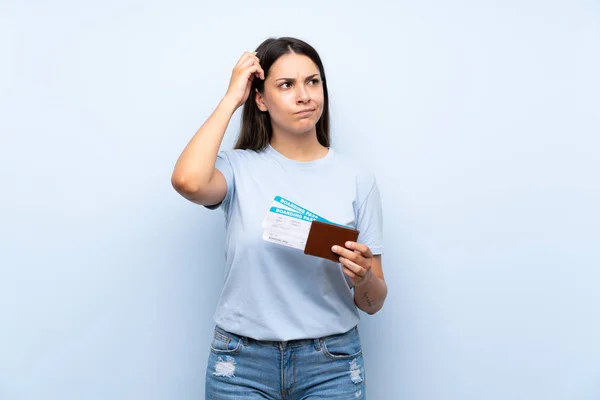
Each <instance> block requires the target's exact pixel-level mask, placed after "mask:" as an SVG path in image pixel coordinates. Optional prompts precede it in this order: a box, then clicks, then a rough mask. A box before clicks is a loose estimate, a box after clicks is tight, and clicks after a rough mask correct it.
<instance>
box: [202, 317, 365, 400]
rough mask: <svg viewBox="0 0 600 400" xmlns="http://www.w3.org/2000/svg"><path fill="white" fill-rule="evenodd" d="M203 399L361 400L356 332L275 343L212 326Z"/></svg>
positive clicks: (360, 360)
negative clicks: (212, 331)
mask: <svg viewBox="0 0 600 400" xmlns="http://www.w3.org/2000/svg"><path fill="white" fill-rule="evenodd" d="M206 399H208V400H247V399H249V400H253V399H280V400H284V399H285V400H308V399H312V400H316V399H331V400H337V399H348V400H350V399H352V400H356V399H359V400H360V399H366V393H365V370H364V363H363V357H362V349H361V344H360V338H359V334H358V329H357V328H356V327H354V328H352V329H351V330H350V331H348V332H346V333H343V334H339V335H332V336H327V337H322V338H317V339H306V340H293V341H288V342H277V341H258V340H254V339H251V338H247V337H242V336H238V335H235V334H233V333H230V332H227V331H225V330H223V329H221V328H219V327H218V326H217V327H215V331H214V336H213V339H212V343H211V348H210V355H209V358H208V366H207V369H206Z"/></svg>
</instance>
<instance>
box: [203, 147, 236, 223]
mask: <svg viewBox="0 0 600 400" xmlns="http://www.w3.org/2000/svg"><path fill="white" fill-rule="evenodd" d="M215 168H216V169H218V170H219V171H220V172H221V173H222V174H223V176H224V177H225V181H226V182H227V193H226V194H225V198H224V199H223V201H222V202H220V203H219V204H214V205H210V206H205V207H206V208H208V209H209V210H216V209H217V208H223V210H224V211H225V213H226V214H227V213H228V212H229V205H230V204H231V199H232V198H233V195H234V191H235V185H234V182H235V180H234V179H235V177H234V174H233V166H232V164H231V155H230V154H229V153H228V152H226V151H220V152H219V154H217V161H216V163H215Z"/></svg>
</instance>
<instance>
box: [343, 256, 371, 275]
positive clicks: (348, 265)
mask: <svg viewBox="0 0 600 400" xmlns="http://www.w3.org/2000/svg"><path fill="white" fill-rule="evenodd" d="M340 262H341V263H342V265H344V267H346V268H348V269H349V270H350V271H352V272H353V273H354V274H355V275H357V276H360V277H363V276H365V274H366V273H367V270H366V269H364V268H363V267H361V266H360V265H358V264H356V263H355V262H352V261H350V260H348V259H347V258H344V257H340Z"/></svg>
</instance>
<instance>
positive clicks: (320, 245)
mask: <svg viewBox="0 0 600 400" xmlns="http://www.w3.org/2000/svg"><path fill="white" fill-rule="evenodd" d="M358 233H359V232H358V231H357V230H356V229H352V228H346V227H343V226H339V225H333V224H327V223H325V222H319V221H312V223H311V226H310V231H309V232H308V238H307V239H306V246H305V247H304V254H308V255H311V256H316V257H321V258H326V259H328V260H331V261H335V262H339V260H340V256H339V255H338V254H336V253H334V252H333V251H331V248H332V247H333V246H334V245H338V246H341V247H346V246H345V243H346V242H347V241H351V242H356V240H357V239H358Z"/></svg>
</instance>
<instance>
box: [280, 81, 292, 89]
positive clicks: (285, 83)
mask: <svg viewBox="0 0 600 400" xmlns="http://www.w3.org/2000/svg"><path fill="white" fill-rule="evenodd" d="M285 85H288V86H285ZM289 85H291V83H290V82H283V83H282V84H281V85H279V87H280V88H284V89H287V88H288V87H289Z"/></svg>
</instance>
